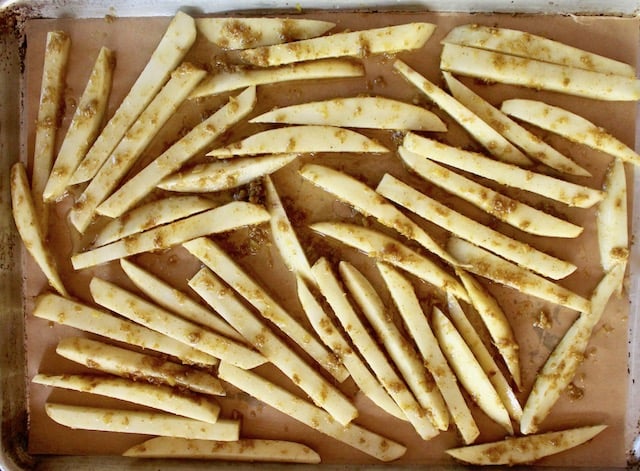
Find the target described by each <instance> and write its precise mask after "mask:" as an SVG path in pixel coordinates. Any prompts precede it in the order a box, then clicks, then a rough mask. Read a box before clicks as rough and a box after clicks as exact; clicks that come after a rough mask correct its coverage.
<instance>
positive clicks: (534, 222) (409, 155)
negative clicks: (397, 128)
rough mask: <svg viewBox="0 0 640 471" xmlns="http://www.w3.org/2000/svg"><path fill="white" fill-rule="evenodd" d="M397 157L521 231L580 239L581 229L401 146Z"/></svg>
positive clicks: (434, 182)
mask: <svg viewBox="0 0 640 471" xmlns="http://www.w3.org/2000/svg"><path fill="white" fill-rule="evenodd" d="M398 154H399V155H400V157H401V158H402V160H403V161H404V162H405V163H406V164H407V165H408V166H409V168H411V169H412V170H414V171H415V172H416V173H418V174H419V175H420V176H421V177H423V178H425V179H427V180H429V181H430V182H431V183H433V184H434V185H437V186H439V187H440V188H442V189H444V190H446V191H449V192H451V193H453V194H455V195H456V196H458V197H460V198H462V199H464V200H466V201H468V202H469V203H471V204H473V205H475V206H477V207H479V208H481V209H483V210H484V211H486V212H487V213H489V214H491V215H492V216H495V217H496V218H498V219H499V220H501V221H503V222H506V223H507V224H510V225H511V226H513V227H517V228H518V229H520V230H523V231H525V232H529V233H530V234H535V235H540V236H546V237H565V238H574V237H578V236H579V235H580V234H581V233H582V231H583V228H582V227H581V226H578V225H576V224H573V223H571V222H568V221H565V220H564V219H560V218H558V217H555V216H552V215H551V214H548V213H545V212H544V211H540V210H539V209H536V208H533V207H532V206H529V205H527V204H525V203H522V202H520V201H518V200H514V199H512V198H509V197H508V196H505V195H503V194H501V193H498V192H496V191H494V190H492V189H491V188H489V187H486V186H484V185H481V184H479V183H476V182H475V181H473V180H471V179H470V178H467V177H465V176H463V175H460V174H458V173H456V172H453V171H451V170H449V169H447V168H446V167H443V166H441V165H439V164H436V163H435V162H433V161H432V160H430V159H428V158H426V157H424V156H422V155H419V154H416V153H414V152H411V151H409V150H408V149H406V148H405V147H400V148H399V149H398Z"/></svg>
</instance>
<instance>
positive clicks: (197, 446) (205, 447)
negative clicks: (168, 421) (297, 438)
mask: <svg viewBox="0 0 640 471" xmlns="http://www.w3.org/2000/svg"><path fill="white" fill-rule="evenodd" d="M123 456H131V457H136V458H181V459H197V460H224V461H250V462H252V463H253V462H271V461H275V462H277V463H309V464H317V463H320V455H318V453H316V452H315V451H313V450H312V449H311V448H309V447H308V446H306V445H303V444H301V443H296V442H288V441H284V440H264V439H258V438H243V439H240V440H236V441H233V442H220V441H211V440H197V439H184V438H166V437H156V438H150V439H149V440H146V441H144V442H142V443H140V444H139V445H135V446H133V447H131V448H129V449H128V450H126V451H125V452H124V453H123Z"/></svg>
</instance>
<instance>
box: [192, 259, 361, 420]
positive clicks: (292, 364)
mask: <svg viewBox="0 0 640 471" xmlns="http://www.w3.org/2000/svg"><path fill="white" fill-rule="evenodd" d="M189 286H191V287H192V288H193V289H194V290H195V291H196V292H197V293H198V294H199V295H200V296H202V298H203V299H204V300H205V301H207V302H208V303H209V304H210V305H211V306H212V307H213V308H214V309H215V310H216V311H218V312H220V314H221V315H222V316H223V317H224V318H225V319H227V321H228V322H229V323H230V324H231V325H232V326H233V327H234V328H235V329H237V330H238V331H239V332H241V333H242V335H244V337H245V338H247V339H248V340H249V341H250V342H251V343H252V344H253V345H254V346H255V347H256V348H257V349H258V350H259V351H260V352H261V353H262V354H263V355H264V356H265V357H266V358H267V359H269V361H270V362H271V363H273V364H274V365H275V366H276V367H277V368H278V369H279V370H280V371H282V373H284V374H285V375H286V376H287V377H288V378H289V379H290V380H291V381H292V382H293V383H295V384H296V385H297V386H299V387H300V388H301V389H302V390H303V391H304V392H305V393H306V394H307V395H309V397H310V398H311V399H312V400H313V401H314V403H316V404H317V405H318V406H320V407H322V408H323V409H324V410H326V411H327V412H328V413H329V414H331V416H332V417H333V418H334V419H335V420H336V421H337V422H339V423H340V424H342V425H347V424H348V423H349V422H351V421H352V420H353V419H355V418H356V417H357V416H358V410H357V409H356V408H355V406H354V405H353V404H351V402H350V401H349V399H347V397H346V396H345V395H344V394H343V393H342V392H341V391H340V390H339V389H338V388H336V387H335V386H333V384H331V383H330V382H329V381H327V380H326V379H325V378H324V377H323V376H322V375H321V374H320V373H319V372H318V371H317V370H316V369H315V368H314V367H313V366H311V365H309V364H307V363H306V362H305V361H304V360H303V359H302V358H301V357H300V356H299V355H297V354H296V353H295V351H294V350H293V349H292V348H291V347H289V346H288V345H287V344H286V343H285V342H284V341H282V340H281V339H280V338H279V337H278V336H277V335H275V333H274V332H273V331H272V330H271V329H270V328H269V327H268V326H267V325H265V324H264V323H263V322H261V321H260V320H258V318H257V317H256V316H254V315H253V314H252V313H251V311H249V309H247V308H246V307H245V306H244V305H243V304H242V302H240V300H239V299H238V298H237V297H236V296H234V295H233V294H232V293H230V289H229V288H228V287H227V286H226V285H224V284H223V283H222V281H221V280H220V279H219V278H218V277H217V276H216V275H215V274H214V273H213V272H212V271H211V270H209V269H208V268H206V267H205V268H202V269H201V270H200V271H198V273H196V274H195V275H194V277H193V278H191V280H189ZM336 361H337V360H336Z"/></svg>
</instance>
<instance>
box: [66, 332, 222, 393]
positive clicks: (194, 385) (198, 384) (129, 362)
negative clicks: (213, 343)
mask: <svg viewBox="0 0 640 471" xmlns="http://www.w3.org/2000/svg"><path fill="white" fill-rule="evenodd" d="M56 353H57V354H58V355H61V356H63V357H64V358H67V359H69V360H71V361H75V362H76V363H80V364H82V365H85V366H87V367H89V368H92V369H96V370H98V371H103V372H105V373H110V374H112V375H116V376H122V377H124V378H131V379H134V380H136V381H148V382H150V383H154V384H166V385H168V386H176V385H177V386H179V387H182V388H186V389H190V390H191V391H194V392H197V393H201V394H209V395H213V396H224V395H225V391H224V388H223V387H222V384H221V383H220V381H219V380H218V379H217V378H216V377H215V376H213V375H212V374H211V373H209V372H205V371H202V370H198V369H195V368H192V367H190V366H186V365H181V364H179V363H174V362H171V361H167V360H163V359H162V358H160V357H157V356H151V355H148V354H145V353H139V352H135V351H133V350H127V349H125V348H121V347H116V346H114V345H109V344H108V343H104V342H99V341H96V340H91V339H86V338H82V337H66V338H63V339H62V340H60V342H58V346H57V347H56Z"/></svg>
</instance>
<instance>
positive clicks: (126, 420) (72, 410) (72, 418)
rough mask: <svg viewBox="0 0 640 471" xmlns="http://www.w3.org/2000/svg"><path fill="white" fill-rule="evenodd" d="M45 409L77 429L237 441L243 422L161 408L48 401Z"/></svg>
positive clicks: (56, 418) (63, 423) (51, 415)
mask: <svg viewBox="0 0 640 471" xmlns="http://www.w3.org/2000/svg"><path fill="white" fill-rule="evenodd" d="M45 411H46V413H47V415H48V416H49V417H51V419H52V420H54V421H56V422H57V423H59V424H62V425H65V426H67V427H71V428H73V429H82V430H98V431H102V432H116V433H137V434H144V435H158V436H162V437H179V438H186V439H200V440H221V441H235V440H238V438H239V435H240V422H239V421H237V420H225V419H218V420H217V421H216V422H215V423H208V422H203V421H200V420H194V419H190V418H185V417H179V416H177V415H173V414H166V413H161V412H147V411H138V410H120V409H111V408H98V407H88V406H74V405H68V404H56V403H50V402H48V403H47V404H45Z"/></svg>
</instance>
